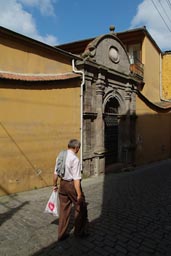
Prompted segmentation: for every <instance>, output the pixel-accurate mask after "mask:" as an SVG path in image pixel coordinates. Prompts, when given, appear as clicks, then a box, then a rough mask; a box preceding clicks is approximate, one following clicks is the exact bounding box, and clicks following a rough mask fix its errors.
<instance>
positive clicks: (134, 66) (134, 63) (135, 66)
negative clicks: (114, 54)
mask: <svg viewBox="0 0 171 256" xmlns="http://www.w3.org/2000/svg"><path fill="white" fill-rule="evenodd" d="M130 71H131V72H132V73H134V74H135V75H137V76H139V77H140V78H142V79H143V77H144V64H143V63H142V62H141V61H140V60H138V59H136V58H134V59H131V65H130Z"/></svg>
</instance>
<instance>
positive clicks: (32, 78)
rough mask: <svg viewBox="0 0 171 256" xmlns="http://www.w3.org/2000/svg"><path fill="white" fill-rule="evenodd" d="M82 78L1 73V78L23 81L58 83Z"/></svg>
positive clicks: (70, 75)
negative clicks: (58, 81)
mask: <svg viewBox="0 0 171 256" xmlns="http://www.w3.org/2000/svg"><path fill="white" fill-rule="evenodd" d="M76 77H80V74H75V73H72V72H70V73H63V74H21V73H10V72H3V71H0V78H2V79H10V80H21V81H29V82H31V81H57V80H66V79H72V78H76Z"/></svg>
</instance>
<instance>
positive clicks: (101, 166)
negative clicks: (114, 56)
mask: <svg viewBox="0 0 171 256" xmlns="http://www.w3.org/2000/svg"><path fill="white" fill-rule="evenodd" d="M104 88H105V83H104V79H103V77H102V75H101V74H99V77H98V80H97V81H96V112H97V118H96V125H95V129H96V130H95V148H94V154H95V156H96V157H95V175H98V174H100V173H102V172H104V171H105V161H104V160H105V159H104V153H105V148H104V121H103V96H104Z"/></svg>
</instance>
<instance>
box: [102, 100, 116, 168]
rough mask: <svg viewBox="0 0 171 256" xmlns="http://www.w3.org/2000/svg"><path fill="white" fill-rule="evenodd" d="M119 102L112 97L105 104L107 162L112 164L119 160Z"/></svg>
mask: <svg viewBox="0 0 171 256" xmlns="http://www.w3.org/2000/svg"><path fill="white" fill-rule="evenodd" d="M118 109H119V102H118V100H117V99H116V98H114V97H111V98H110V99H109V100H108V101H107V103H106V106H105V111H104V122H105V141H104V144H105V150H106V153H105V163H106V165H111V164H114V163H116V162H118V133H119V129H118V114H119V111H118Z"/></svg>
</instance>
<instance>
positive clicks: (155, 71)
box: [136, 38, 171, 164]
mask: <svg viewBox="0 0 171 256" xmlns="http://www.w3.org/2000/svg"><path fill="white" fill-rule="evenodd" d="M142 62H143V63H144V81H145V85H144V88H143V90H142V94H143V95H144V96H145V97H146V98H147V99H148V100H150V101H151V102H153V103H156V102H159V101H160V53H159V52H158V51H157V49H155V48H154V46H153V45H152V44H151V42H150V41H149V40H148V38H145V40H144V42H143V46H142ZM136 113H137V120H136V145H137V148H136V163H137V164H143V163H149V162H153V161H157V160H161V159H166V158H169V157H170V156H171V148H170V147H171V133H170V131H171V114H159V113H157V112H155V111H153V110H152V109H150V108H149V107H148V106H147V105H146V104H145V103H144V102H143V101H142V100H140V99H139V98H138V97H137V102H136Z"/></svg>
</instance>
